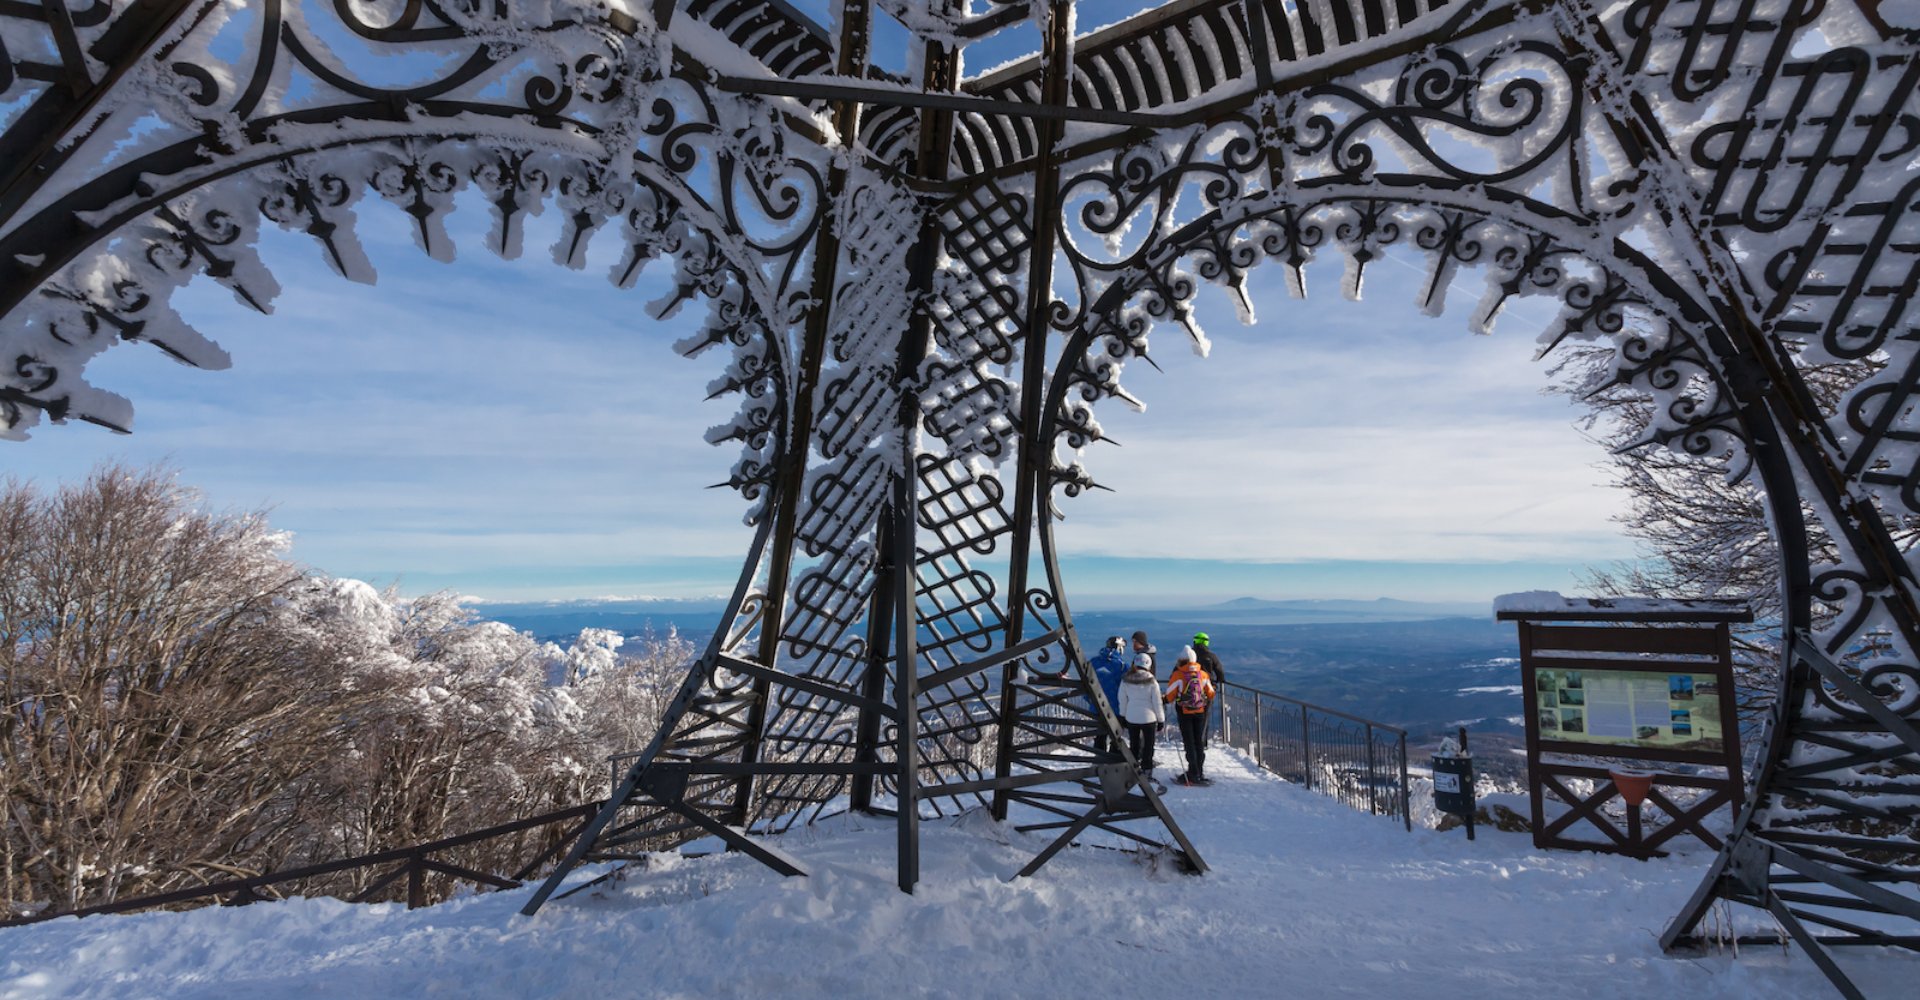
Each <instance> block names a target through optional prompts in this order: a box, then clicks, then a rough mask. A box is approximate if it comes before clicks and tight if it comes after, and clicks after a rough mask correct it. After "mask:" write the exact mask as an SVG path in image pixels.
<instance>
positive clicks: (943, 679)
mask: <svg viewBox="0 0 1920 1000" xmlns="http://www.w3.org/2000/svg"><path fill="white" fill-rule="evenodd" d="M1063 635H1064V633H1063V632H1062V631H1061V630H1060V629H1052V630H1050V631H1049V632H1047V634H1045V635H1042V636H1036V637H1035V638H1032V639H1028V640H1027V641H1025V642H1022V643H1018V644H1016V645H1011V646H1008V647H1007V648H1005V649H1002V650H1000V651H998V652H995V653H993V654H991V655H989V656H983V657H981V658H980V659H977V660H971V661H969V662H966V663H962V664H959V665H957V666H952V667H948V668H946V669H945V670H936V671H934V672H933V673H930V674H928V675H927V676H925V677H922V678H920V683H921V685H922V686H924V687H929V688H934V687H940V686H943V685H946V684H951V683H953V682H954V681H957V680H963V679H965V678H967V677H971V676H973V675H974V674H978V673H981V672H982V671H986V670H992V669H993V668H994V667H998V666H1002V665H1004V664H1006V663H1009V662H1012V661H1014V660H1018V659H1021V658H1022V657H1025V656H1027V655H1028V654H1030V653H1036V652H1039V651H1040V650H1042V649H1045V648H1047V647H1048V646H1050V645H1052V644H1053V643H1055V642H1058V641H1060V639H1061V637H1062V636H1063Z"/></svg>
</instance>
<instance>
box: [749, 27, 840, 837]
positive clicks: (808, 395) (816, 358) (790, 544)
mask: <svg viewBox="0 0 1920 1000" xmlns="http://www.w3.org/2000/svg"><path fill="white" fill-rule="evenodd" d="M840 2H841V4H842V8H841V21H840V59H839V65H838V67H837V69H838V71H839V72H840V73H842V74H857V73H858V72H859V71H860V70H861V69H862V68H863V67H864V66H865V65H866V62H867V45H868V37H869V20H868V17H869V13H870V9H869V0H840ZM833 122H834V131H835V132H836V133H837V134H838V141H839V142H840V143H842V144H847V145H850V144H851V143H852V142H853V141H854V137H855V136H857V135H858V134H859V130H860V105H859V104H858V103H857V102H854V101H843V102H841V103H839V104H837V105H836V106H835V107H834V109H833ZM846 187H847V168H846V167H845V166H844V165H843V164H842V163H841V161H840V160H839V159H837V158H836V159H835V161H834V164H833V166H832V167H830V168H829V169H828V171H827V181H826V191H825V198H824V199H823V200H822V204H821V209H820V211H821V212H822V213H823V218H822V225H821V226H820V230H819V233H818V234H817V235H816V236H815V238H814V246H813V277H812V290H811V293H810V294H811V296H812V299H813V307H812V308H811V309H809V310H808V311H807V318H806V323H805V324H804V326H803V327H802V333H801V343H800V365H799V369H798V371H796V372H795V373H794V378H793V381H792V383H791V385H790V386H789V390H790V392H791V395H790V396H789V397H788V399H789V402H790V405H789V407H788V409H789V411H790V414H791V416H790V418H789V420H788V422H787V426H786V427H785V428H784V430H785V438H784V441H783V447H782V449H781V457H782V458H783V459H784V461H783V462H782V464H781V467H780V474H779V478H778V480H777V482H776V485H775V487H774V496H775V497H777V498H779V501H780V504H779V506H778V508H776V510H775V512H774V529H773V549H772V552H771V555H770V556H769V558H768V560H767V589H766V614H765V617H764V618H763V619H762V621H761V624H760V649H759V659H760V663H761V665H763V666H764V667H766V669H767V671H769V672H772V671H777V670H778V669H779V658H780V641H781V640H782V639H783V638H785V636H784V635H783V633H784V632H785V630H786V617H787V598H788V591H789V590H790V589H791V585H792V581H793V561H794V553H795V550H796V548H797V543H798V541H799V522H800V510H801V508H802V507H804V506H805V505H806V504H807V503H808V502H809V498H808V497H807V496H806V495H805V493H806V482H807V466H808V464H809V463H810V462H811V460H812V457H813V439H814V421H815V414H814V406H815V403H816V402H817V398H816V397H817V396H818V395H819V383H820V370H821V367H822V365H823V364H824V363H825V358H826V353H827V334H828V332H829V328H830V325H831V323H832V321H833V308H834V295H833V293H834V285H835V281H836V278H837V277H838V270H839V265H840V234H839V232H838V230H837V227H835V226H834V225H833V224H832V222H831V218H830V217H831V213H832V212H833V211H834V209H835V208H836V207H837V206H838V205H839V203H840V200H841V199H842V198H843V197H844V196H845V194H846ZM769 319H772V317H769ZM753 676H754V682H753V692H754V695H755V702H754V704H753V706H752V708H751V709H749V711H748V713H747V721H746V731H745V741H744V743H743V744H742V745H741V747H740V759H741V760H742V761H746V762H753V761H756V760H758V759H759V755H760V744H761V740H762V738H763V731H764V730H765V729H766V726H767V710H768V705H769V702H770V699H769V698H768V693H769V690H770V684H771V683H772V682H771V681H770V680H769V679H768V677H767V675H766V673H762V672H759V671H755V672H753ZM753 792H754V781H753V775H751V774H746V775H742V776H741V778H740V781H739V784H738V785H737V786H736V788H735V792H734V801H733V806H732V808H731V809H730V810H728V813H727V822H728V823H731V824H733V825H735V826H745V825H746V824H747V821H748V819H749V818H750V817H751V816H752V815H753ZM728 843H729V844H732V841H729V842H728Z"/></svg>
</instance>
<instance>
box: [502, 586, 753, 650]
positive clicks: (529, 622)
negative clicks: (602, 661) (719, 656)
mask: <svg viewBox="0 0 1920 1000" xmlns="http://www.w3.org/2000/svg"><path fill="white" fill-rule="evenodd" d="M469 606H470V607H472V608H473V609H474V610H475V611H476V612H478V613H479V614H480V617H482V618H490V619H492V620H494V621H497V622H502V623H505V624H507V625H510V626H512V627H514V628H516V629H519V630H520V631H522V632H529V633H532V634H533V636H534V637H535V638H537V639H542V640H549V641H553V642H560V643H565V642H566V641H568V640H570V639H572V638H573V637H575V636H577V635H579V634H580V630H581V629H583V628H609V629H613V630H614V631H616V632H619V633H620V634H621V635H625V636H636V635H640V634H642V633H644V632H646V631H647V630H648V629H653V630H654V631H656V632H665V631H666V630H667V628H668V627H670V626H671V627H677V628H678V629H679V630H680V632H681V634H682V635H687V636H688V637H689V638H692V637H694V636H696V635H699V636H704V635H708V634H711V633H712V631H713V626H714V625H715V623H716V622H717V621H718V619H719V617H720V613H721V612H723V611H725V610H726V609H727V599H726V598H724V597H696V598H690V599H684V600H680V599H669V598H660V597H595V598H587V599H584V600H571V601H480V602H475V603H472V604H470V605H469Z"/></svg>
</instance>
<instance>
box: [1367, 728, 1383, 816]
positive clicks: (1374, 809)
mask: <svg viewBox="0 0 1920 1000" xmlns="http://www.w3.org/2000/svg"><path fill="white" fill-rule="evenodd" d="M1373 777H1374V775H1373V723H1371V722H1369V723H1367V812H1369V813H1372V814H1373V815H1375V816H1378V815H1380V803H1379V801H1378V800H1377V799H1375V797H1374V791H1373Z"/></svg>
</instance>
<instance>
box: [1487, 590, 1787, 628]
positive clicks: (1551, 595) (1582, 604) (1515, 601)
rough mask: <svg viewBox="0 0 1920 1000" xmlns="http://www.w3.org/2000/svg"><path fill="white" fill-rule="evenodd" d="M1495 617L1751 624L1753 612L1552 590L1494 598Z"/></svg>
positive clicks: (1742, 605)
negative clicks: (1576, 595) (1567, 594)
mask: <svg viewBox="0 0 1920 1000" xmlns="http://www.w3.org/2000/svg"><path fill="white" fill-rule="evenodd" d="M1493 617H1494V618H1495V619H1497V620H1499V621H1503V622H1511V621H1523V620H1525V621H1559V622H1619V621H1641V622H1750V621H1752V620H1753V609H1752V608H1751V607H1749V606H1748V605H1747V602H1745V601H1736V600H1721V599H1712V600H1693V601H1676V600H1667V599H1664V598H1658V597H1564V596H1562V595H1560V594H1558V593H1556V592H1554V591H1551V590H1528V591H1524V592H1522V593H1518V594H1501V595H1500V596H1499V597H1496V598H1494V599H1493Z"/></svg>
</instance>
